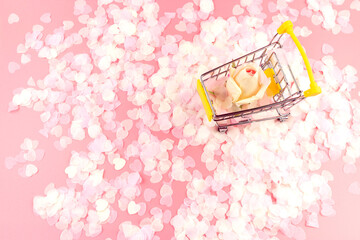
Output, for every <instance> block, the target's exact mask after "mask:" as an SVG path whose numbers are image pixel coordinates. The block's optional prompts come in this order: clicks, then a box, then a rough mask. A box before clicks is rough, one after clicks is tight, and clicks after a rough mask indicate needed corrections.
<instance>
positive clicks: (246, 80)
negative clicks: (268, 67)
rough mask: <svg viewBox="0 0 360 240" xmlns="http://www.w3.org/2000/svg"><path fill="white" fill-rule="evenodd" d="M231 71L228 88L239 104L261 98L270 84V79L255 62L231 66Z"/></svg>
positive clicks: (227, 82)
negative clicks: (235, 66)
mask: <svg viewBox="0 0 360 240" xmlns="http://www.w3.org/2000/svg"><path fill="white" fill-rule="evenodd" d="M229 71H230V76H229V78H228V79H227V81H226V89H227V91H228V94H229V96H230V97H231V98H232V101H233V103H235V104H236V105H237V106H241V105H243V104H248V103H251V102H254V101H256V100H259V99H261V98H262V97H263V95H264V93H265V91H266V89H267V87H268V86H269V84H270V79H268V78H267V77H266V76H265V74H264V72H263V71H262V69H261V68H260V67H259V66H258V65H256V64H254V63H248V64H244V65H241V66H239V67H237V68H230V70H229Z"/></svg>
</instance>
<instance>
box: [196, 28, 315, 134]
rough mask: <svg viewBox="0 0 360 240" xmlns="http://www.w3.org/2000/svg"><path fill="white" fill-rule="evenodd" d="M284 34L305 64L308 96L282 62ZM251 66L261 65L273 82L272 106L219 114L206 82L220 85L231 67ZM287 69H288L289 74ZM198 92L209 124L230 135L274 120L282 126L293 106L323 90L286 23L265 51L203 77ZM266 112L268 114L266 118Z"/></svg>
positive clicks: (256, 52)
mask: <svg viewBox="0 0 360 240" xmlns="http://www.w3.org/2000/svg"><path fill="white" fill-rule="evenodd" d="M283 33H288V34H289V35H290V37H291V38H292V40H293V41H294V43H295V45H296V46H297V48H298V50H299V52H300V54H301V56H302V58H303V60H304V63H305V66H306V69H307V72H308V75H309V79H310V88H309V89H308V90H306V91H305V92H303V91H301V90H300V88H299V84H298V82H297V81H296V79H295V77H294V74H293V71H292V70H291V68H290V66H289V64H284V63H281V62H280V60H279V59H281V58H279V56H278V55H277V53H276V51H275V50H276V49H280V48H282V47H283V46H282V44H281V43H280V39H281V37H282V36H283ZM249 62H256V63H258V64H259V66H260V67H261V69H262V70H263V71H264V73H265V75H266V76H267V77H268V78H270V79H271V82H270V85H269V87H268V89H267V94H268V96H269V97H270V99H271V101H270V103H269V104H266V105H263V106H257V107H253V108H248V109H240V108H239V109H238V110H236V111H234V112H228V113H217V112H216V109H215V108H214V106H213V102H212V100H211V98H210V95H209V92H208V90H207V88H206V82H207V81H209V80H213V81H217V80H218V79H219V78H221V77H226V76H228V73H229V69H230V67H238V66H240V65H242V64H245V63H249ZM284 67H286V71H285V68H284ZM197 91H198V93H199V95H200V98H201V101H202V104H203V106H204V108H205V112H206V115H207V118H208V120H209V121H211V120H214V121H215V123H216V125H217V126H218V130H219V132H226V131H227V128H228V127H229V126H235V125H241V124H247V123H252V122H259V121H265V120H271V119H277V120H279V121H281V122H282V121H284V120H286V119H287V118H288V116H289V115H290V112H289V110H290V108H291V107H292V106H294V105H295V104H297V103H299V102H300V101H302V100H303V99H304V98H305V97H310V96H315V95H317V94H319V93H321V88H320V87H319V86H318V85H317V83H316V82H315V80H314V76H313V73H312V70H311V66H310V64H309V61H308V58H307V56H306V53H305V51H304V49H303V47H302V46H301V44H300V42H299V40H298V39H297V37H296V36H295V34H294V32H293V24H292V22H291V21H286V22H284V23H283V24H282V25H281V26H280V27H279V28H278V29H277V34H276V35H275V36H274V37H273V39H272V40H271V41H270V43H269V44H268V45H266V46H265V47H262V48H260V49H257V50H255V51H253V52H251V53H248V54H246V55H243V56H241V57H239V58H237V59H235V60H232V61H230V62H228V63H225V64H223V65H221V66H219V67H217V68H214V69H212V70H210V71H208V72H206V73H204V74H202V75H201V77H200V79H199V80H198V82H197ZM269 94H270V95H269ZM265 112H266V113H267V114H263V113H265Z"/></svg>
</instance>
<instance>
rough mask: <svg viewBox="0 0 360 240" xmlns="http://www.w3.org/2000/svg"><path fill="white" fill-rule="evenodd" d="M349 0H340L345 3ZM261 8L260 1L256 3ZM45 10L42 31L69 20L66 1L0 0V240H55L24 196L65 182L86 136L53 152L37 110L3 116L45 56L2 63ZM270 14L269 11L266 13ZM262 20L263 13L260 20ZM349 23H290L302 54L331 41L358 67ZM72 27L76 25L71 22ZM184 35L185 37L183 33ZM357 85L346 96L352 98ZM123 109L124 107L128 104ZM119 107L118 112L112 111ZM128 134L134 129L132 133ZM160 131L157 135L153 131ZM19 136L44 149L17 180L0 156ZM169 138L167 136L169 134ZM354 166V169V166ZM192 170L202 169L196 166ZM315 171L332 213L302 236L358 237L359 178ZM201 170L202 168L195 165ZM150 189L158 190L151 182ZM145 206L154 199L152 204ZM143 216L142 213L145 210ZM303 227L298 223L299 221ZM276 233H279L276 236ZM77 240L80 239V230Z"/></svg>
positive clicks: (179, 189) (171, 4) (358, 24)
mask: <svg viewBox="0 0 360 240" xmlns="http://www.w3.org/2000/svg"><path fill="white" fill-rule="evenodd" d="M186 2H187V1H184V0H178V1H165V0H159V1H158V3H159V5H160V14H161V13H163V12H166V11H175V10H176V9H177V8H179V7H182V6H183V4H184V3H186ZM350 2H351V1H346V3H345V6H342V7H340V9H342V8H344V9H345V8H347V9H348V6H349V4H350ZM237 3H238V1H235V0H234V1H233V0H232V1H226V2H225V1H215V14H214V15H215V16H223V17H224V18H226V17H228V16H230V15H231V9H232V6H233V5H234V4H237ZM292 5H296V6H297V7H298V9H301V8H302V7H303V6H305V3H303V2H302V1H301V2H300V1H297V3H296V4H292ZM264 8H265V11H266V12H267V4H264ZM12 12H14V13H16V14H18V15H19V17H20V22H19V23H16V24H12V25H9V24H8V22H7V18H8V16H9V14H10V13H12ZM45 12H50V13H51V17H52V22H51V23H50V24H43V25H44V26H45V33H47V32H49V29H53V28H55V27H57V26H60V25H61V24H62V21H63V20H73V21H74V22H76V19H75V17H74V16H73V13H72V12H73V2H72V1H56V0H48V1H43V0H32V1H26V0H12V1H2V2H1V4H0V13H1V15H0V16H1V17H0V50H1V57H0V66H1V69H0V72H1V76H2V79H1V81H0V84H1V86H0V91H1V94H0V102H1V104H0V116H1V117H0V133H1V134H0V143H1V151H0V160H1V162H2V164H1V165H0V197H1V200H0V212H1V215H0V239H1V240H20V239H28V240H30V239H34V240H35V239H59V235H60V231H58V230H57V229H56V228H55V227H53V226H49V225H48V223H47V222H46V220H42V219H41V218H40V217H39V216H36V215H34V213H33V209H32V200H33V197H34V196H35V195H42V194H43V191H44V189H45V187H46V186H47V185H48V184H49V183H50V182H53V183H54V184H55V186H56V187H59V186H63V185H66V182H65V179H66V174H65V172H64V169H65V167H66V166H67V165H68V161H69V159H70V152H71V150H74V149H77V150H82V149H85V148H86V144H87V141H83V142H80V143H76V144H73V145H72V147H71V149H69V148H68V149H66V150H64V151H58V150H56V149H55V147H54V145H53V142H54V141H55V138H54V137H50V138H49V139H45V138H44V137H43V136H42V135H40V134H39V133H38V130H39V129H41V127H42V122H41V121H40V119H39V114H38V113H37V112H34V111H32V110H29V109H26V108H21V110H20V111H17V112H14V113H8V112H7V109H8V103H9V102H10V101H11V99H12V96H13V90H14V89H16V88H19V87H25V86H26V82H27V79H28V77H29V76H32V77H33V78H34V79H40V78H42V77H43V76H44V75H45V74H46V73H47V71H48V69H47V64H46V62H45V61H41V60H39V59H37V58H35V57H33V60H32V62H31V63H29V64H27V65H25V66H22V67H21V70H19V71H17V72H16V73H14V74H10V73H9V72H8V69H7V68H8V63H9V62H10V61H16V62H20V55H19V54H17V53H16V46H17V44H19V43H20V42H23V40H24V34H25V33H26V32H28V31H30V30H31V28H32V26H33V25H34V24H40V16H41V15H42V14H43V13H45ZM269 14H270V13H269ZM269 19H270V18H269V17H268V18H267V21H270V20H269ZM351 23H352V25H353V27H354V33H352V34H338V35H336V36H335V35H333V34H332V33H331V32H328V31H325V30H323V29H321V28H320V27H316V26H314V25H313V24H312V23H311V22H310V20H309V19H307V18H304V17H301V16H300V17H299V19H298V21H297V22H296V23H295V25H297V26H308V28H309V29H310V30H312V32H313V33H312V35H311V36H310V37H308V38H305V39H304V38H300V41H301V42H302V44H303V46H304V47H305V48H306V51H307V53H308V55H309V56H310V57H311V58H313V59H319V58H321V57H322V52H321V47H322V44H323V43H329V44H331V45H332V46H333V47H334V49H335V52H334V54H333V56H334V58H335V60H336V62H337V65H338V66H339V67H340V68H342V67H344V66H346V65H347V64H351V65H353V66H355V68H356V69H358V71H359V70H360V61H359V54H360V51H359V49H360V48H359V46H358V44H359V42H360V13H359V12H356V11H351ZM75 27H76V26H75ZM185 35H186V34H185ZM184 38H185V39H191V38H190V36H184ZM35 67H36V68H35ZM358 90H359V87H358V88H357V89H356V91H354V92H353V93H352V95H353V96H356V95H357V93H358ZM129 106H130V105H129ZM129 106H121V110H124V109H127V108H129ZM119 111H120V110H119ZM132 134H134V135H136V134H137V132H136V131H132ZM160 136H165V135H164V134H160ZM25 137H30V138H32V139H37V140H39V141H40V144H39V148H42V149H45V156H44V159H43V160H42V161H41V162H38V163H37V166H38V168H39V173H37V174H36V175H35V176H33V177H31V178H29V179H25V178H21V177H20V176H19V175H18V174H17V172H16V170H15V169H12V170H7V169H6V168H5V167H4V164H3V160H4V159H5V158H6V157H7V156H15V155H16V154H18V153H19V146H20V144H21V143H22V142H23V139H24V138H25ZM169 137H170V138H171V136H169ZM134 139H135V136H130V137H129V138H128V139H127V140H126V141H128V142H131V141H132V140H134ZM200 151H202V147H197V148H194V147H192V148H190V150H187V151H186V152H187V153H188V154H190V155H191V156H192V157H193V158H194V159H199V158H200V154H201V152H200ZM357 166H358V168H359V167H360V166H359V164H358V163H357ZM197 167H203V168H204V165H203V164H202V165H201V164H199V165H197ZM322 169H327V170H329V171H330V172H331V173H333V175H334V178H335V180H334V181H333V182H330V186H331V188H332V191H333V199H334V200H335V210H336V216H335V217H326V218H323V217H320V218H319V223H320V228H319V229H312V228H305V231H306V234H307V239H312V240H315V239H328V240H335V239H336V240H337V239H349V240H356V239H360V228H359V222H360V196H355V195H351V194H350V193H349V192H348V186H349V184H350V183H351V182H353V181H355V180H358V181H360V175H359V173H356V174H350V175H346V174H344V173H343V170H342V169H343V162H342V161H330V162H327V163H325V164H323V166H322ZM200 171H202V172H203V173H206V172H207V170H206V169H205V168H204V169H200ZM116 174H117V173H116V172H115V171H114V170H112V169H110V167H108V168H106V171H105V176H107V177H110V178H111V177H114V176H116ZM142 186H143V187H144V188H145V187H146V186H151V183H150V182H149V181H144V182H143V183H142ZM155 188H158V187H155ZM173 189H176V197H174V198H173V200H174V203H173V205H172V208H171V211H172V213H173V214H174V213H176V210H177V209H178V208H179V206H180V205H181V203H182V201H183V198H184V197H185V189H186V188H185V184H184V183H173ZM152 204H153V205H152V206H155V205H156V203H155V202H152ZM145 216H146V215H145ZM126 219H129V217H128V215H127V214H124V215H122V214H121V213H120V214H118V218H117V219H116V222H115V223H113V224H105V225H104V228H103V233H102V234H101V235H100V236H98V237H96V238H95V239H106V238H107V237H110V238H112V239H115V238H116V235H117V233H118V225H119V223H121V222H122V221H124V220H126ZM130 219H131V220H133V221H135V222H136V221H139V219H141V217H140V218H139V217H137V218H136V217H134V216H131V217H130ZM302 225H303V223H302ZM157 235H158V236H160V238H161V239H170V237H171V236H172V235H173V228H172V227H170V226H167V227H165V228H164V230H163V231H162V232H161V233H160V234H157ZM279 238H281V239H286V237H284V236H282V235H281V234H279ZM81 239H85V237H84V235H83V236H82V238H81Z"/></svg>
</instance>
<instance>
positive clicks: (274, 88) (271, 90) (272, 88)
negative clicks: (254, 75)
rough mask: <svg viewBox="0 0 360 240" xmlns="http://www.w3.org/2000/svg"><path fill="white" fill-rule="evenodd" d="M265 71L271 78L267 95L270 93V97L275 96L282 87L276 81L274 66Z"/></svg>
mask: <svg viewBox="0 0 360 240" xmlns="http://www.w3.org/2000/svg"><path fill="white" fill-rule="evenodd" d="M264 73H265V75H266V77H268V78H270V79H271V82H270V85H269V86H268V88H267V89H266V95H268V96H269V97H273V96H275V95H276V94H278V93H279V92H280V89H281V88H280V86H279V84H278V83H276V82H275V78H274V75H275V72H274V70H273V69H272V68H267V69H265V71H264Z"/></svg>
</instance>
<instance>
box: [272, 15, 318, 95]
mask: <svg viewBox="0 0 360 240" xmlns="http://www.w3.org/2000/svg"><path fill="white" fill-rule="evenodd" d="M277 33H278V34H283V33H287V34H289V35H290V37H291V38H292V40H293V41H294V43H295V45H296V47H297V48H298V49H299V51H300V54H301V56H302V58H303V59H304V63H305V66H306V69H307V72H308V75H309V79H310V88H309V89H308V90H306V91H305V92H304V96H305V97H311V96H315V95H318V94H319V93H321V88H320V87H319V86H318V85H317V83H316V82H315V80H314V75H313V72H312V70H311V66H310V63H309V60H308V58H307V56H306V53H305V51H304V48H303V47H302V46H301V43H300V42H299V40H298V39H297V37H296V36H295V34H294V31H293V23H292V22H291V21H286V22H284V23H283V24H281V26H280V27H279V28H278V29H277Z"/></svg>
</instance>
